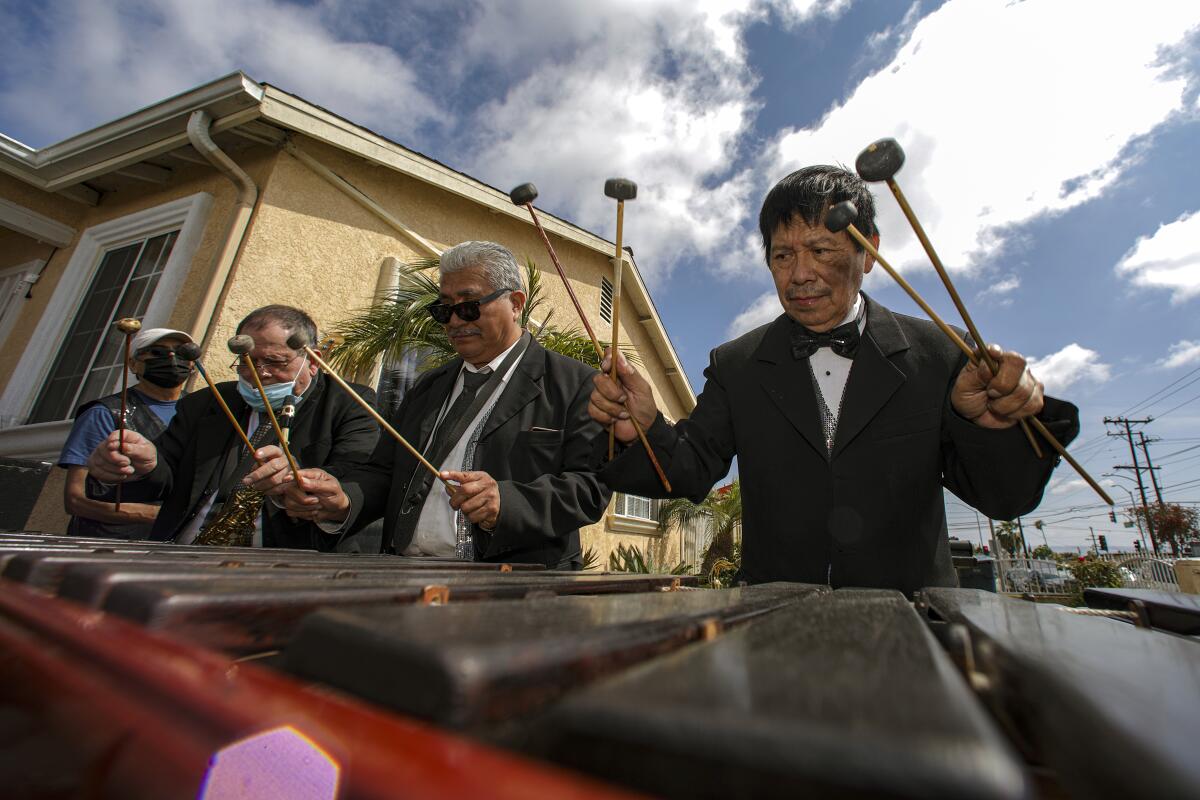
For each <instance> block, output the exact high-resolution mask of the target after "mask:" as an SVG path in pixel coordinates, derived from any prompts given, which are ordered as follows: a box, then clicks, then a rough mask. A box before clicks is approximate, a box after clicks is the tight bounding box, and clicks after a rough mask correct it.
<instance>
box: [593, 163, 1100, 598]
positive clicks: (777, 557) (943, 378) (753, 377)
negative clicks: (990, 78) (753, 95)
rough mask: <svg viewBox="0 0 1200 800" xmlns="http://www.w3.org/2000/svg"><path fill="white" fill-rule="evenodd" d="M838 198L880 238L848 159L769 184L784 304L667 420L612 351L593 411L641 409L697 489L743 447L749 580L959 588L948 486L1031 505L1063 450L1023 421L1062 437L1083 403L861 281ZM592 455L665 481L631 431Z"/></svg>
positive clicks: (655, 488) (666, 461) (766, 213)
mask: <svg viewBox="0 0 1200 800" xmlns="http://www.w3.org/2000/svg"><path fill="white" fill-rule="evenodd" d="M844 200H851V201H853V202H854V204H855V205H856V206H857V207H858V210H859V218H858V219H857V220H855V226H856V227H857V228H858V229H859V230H860V231H862V232H863V233H864V234H865V235H867V236H869V237H870V238H871V239H872V241H873V242H874V243H875V244H876V245H878V243H879V234H878V231H877V229H876V227H875V219H874V217H875V205H874V200H873V198H872V197H871V193H870V191H869V190H868V188H867V187H866V185H865V184H864V183H863V182H862V181H861V180H860V179H859V178H858V177H857V176H856V175H854V174H853V173H850V172H848V171H846V170H843V169H840V168H836V167H829V166H816V167H807V168H805V169H801V170H799V171H797V172H794V173H792V174H791V175H789V176H787V177H786V178H784V179H783V180H782V181H780V182H779V183H778V184H777V185H776V186H775V187H774V188H773V189H772V190H771V191H770V193H768V195H767V197H766V200H765V201H764V203H763V207H762V211H761V213H760V215H759V228H760V232H761V234H762V239H763V248H764V252H765V255H766V260H767V265H768V267H769V268H770V270H771V275H772V278H773V279H774V282H775V288H776V291H777V293H778V296H779V301H780V303H781V305H782V306H783V312H784V313H783V314H781V315H780V316H779V317H778V318H776V319H775V320H774V321H773V322H770V323H768V324H767V325H763V326H762V327H760V328H757V329H755V330H753V331H750V332H749V333H746V334H744V335H743V336H741V337H739V338H737V339H735V340H733V341H731V342H727V343H725V344H723V345H721V346H720V347H718V348H717V349H716V350H714V351H713V352H712V353H711V355H710V360H709V366H708V368H707V369H706V370H705V373H704V374H705V378H706V383H705V386H704V391H703V393H702V394H701V395H700V397H699V398H698V401H697V405H696V408H695V410H694V411H693V412H692V414H691V417H690V418H689V419H687V420H685V421H683V422H680V423H679V424H677V425H674V426H672V425H670V424H668V423H667V422H666V421H665V420H664V419H663V417H662V415H661V414H659V413H658V412H657V409H656V408H655V405H654V400H653V397H652V395H651V392H650V387H649V385H648V384H647V382H646V381H645V379H644V378H642V376H640V375H639V374H638V373H637V372H636V371H635V370H634V369H633V368H631V367H630V366H629V365H628V364H627V363H626V362H625V360H624V359H623V358H621V357H620V356H619V354H618V356H617V358H618V375H619V381H618V382H613V381H612V380H611V379H610V378H609V377H607V376H606V375H605V374H604V373H601V374H600V375H598V376H596V379H595V386H596V388H595V391H594V392H593V393H592V398H591V404H590V409H589V410H590V413H591V415H592V417H593V418H594V419H595V420H596V421H597V422H599V423H601V424H605V425H607V424H610V423H614V422H615V423H616V426H617V437H618V438H619V439H620V441H622V442H624V443H629V442H632V441H633V439H634V437H635V435H636V434H635V431H634V428H633V425H632V423H631V422H630V421H629V414H630V413H632V414H634V415H636V417H637V419H638V421H639V422H640V423H641V424H642V425H643V426H644V427H645V429H646V433H647V437H648V439H649V441H650V443H651V444H652V446H653V448H654V451H655V453H656V454H657V455H658V458H659V461H660V462H661V463H662V466H663V468H664V469H665V470H666V473H667V476H668V477H669V478H670V481H671V484H672V485H673V487H674V490H675V494H676V495H677V496H684V497H690V498H692V499H693V500H694V501H699V500H700V499H701V498H703V497H704V495H705V494H706V493H707V492H708V491H709V489H710V488H711V487H712V486H713V484H714V483H715V482H716V481H718V480H720V479H721V478H722V477H724V476H725V475H726V474H727V472H728V471H729V467H730V463H731V461H732V459H733V457H734V456H735V455H736V456H737V457H738V470H739V476H740V478H741V487H742V502H743V520H742V522H743V539H742V570H741V574H740V577H741V579H743V580H746V581H748V582H751V583H757V582H763V581H776V580H788V581H802V582H808V583H827V584H829V585H831V586H835V587H836V586H864V587H880V588H893V589H899V590H901V591H904V592H906V593H912V592H913V591H915V590H917V589H920V588H921V587H923V586H956V585H957V579H956V576H955V573H954V569H953V565H952V562H951V559H950V553H949V544H948V541H947V534H946V512H945V505H944V502H943V497H942V489H943V487H945V488H946V489H949V490H950V491H951V492H953V493H954V494H955V495H957V496H958V497H959V498H961V499H962V500H963V501H965V502H967V503H969V504H970V505H972V506H974V507H975V508H977V509H979V510H980V511H981V512H982V513H984V514H987V515H988V516H989V517H993V518H996V519H1012V518H1013V517H1016V516H1017V515H1019V514H1023V513H1027V512H1029V511H1030V510H1032V509H1033V508H1035V507H1036V506H1037V504H1038V503H1039V502H1040V500H1041V495H1042V491H1043V489H1044V488H1045V485H1046V482H1047V481H1048V480H1049V478H1050V474H1051V472H1052V471H1053V469H1054V466H1055V464H1056V463H1057V458H1052V457H1046V458H1043V459H1041V460H1039V459H1038V458H1037V457H1036V456H1035V455H1034V453H1033V451H1032V449H1031V448H1030V446H1029V443H1028V442H1027V441H1026V439H1025V438H1024V436H1023V435H1022V434H1021V432H1020V431H1019V430H1018V428H1017V423H1018V421H1019V420H1020V419H1023V418H1025V417H1029V416H1033V415H1037V416H1038V417H1039V418H1040V419H1041V420H1042V421H1043V422H1044V423H1045V424H1046V426H1047V428H1049V429H1050V430H1051V431H1052V432H1053V433H1054V434H1055V435H1056V436H1057V437H1058V439H1059V441H1061V442H1063V444H1066V443H1067V442H1069V441H1070V440H1071V439H1072V438H1074V436H1075V435H1076V434H1077V433H1078V425H1079V423H1078V411H1077V409H1076V408H1075V407H1074V406H1072V405H1071V404H1069V403H1065V402H1062V401H1058V400H1055V399H1053V398H1049V397H1044V396H1043V394H1042V384H1041V383H1040V382H1039V381H1038V380H1037V379H1035V378H1034V377H1033V375H1031V374H1030V372H1029V369H1028V368H1027V366H1026V361H1025V358H1024V357H1022V356H1021V355H1019V354H1017V353H1014V352H1004V351H1002V350H1001V349H999V348H996V347H995V346H993V354H994V355H995V357H996V360H997V361H998V371H997V374H995V375H993V374H992V373H991V372H990V371H989V370H988V368H987V367H986V366H985V365H980V366H978V367H973V366H970V365H969V363H968V362H967V360H966V358H965V357H964V356H963V355H962V353H961V352H960V351H959V350H958V349H957V348H956V347H955V346H954V345H953V344H952V343H951V342H950V341H949V340H948V339H947V338H946V337H945V336H944V335H943V334H942V333H941V332H940V331H938V329H937V328H936V327H935V326H934V324H933V323H932V322H929V321H927V320H922V319H916V318H913V317H908V316H904V315H902V314H896V313H894V312H892V311H889V310H888V309H887V308H884V307H883V306H882V305H880V304H879V303H877V302H875V301H874V300H872V299H870V298H869V297H867V296H866V295H864V294H862V293H861V292H860V291H859V289H860V287H861V285H862V280H863V275H864V273H866V272H869V271H870V269H871V267H872V266H873V261H872V259H871V257H870V256H869V255H868V254H867V253H866V252H865V251H863V250H862V249H861V248H859V247H858V245H857V244H856V243H855V242H854V241H853V240H852V239H850V237H849V236H848V234H846V233H845V232H844V231H842V232H839V233H836V234H834V233H831V232H829V231H828V230H826V229H825V227H824V225H823V221H824V217H825V212H826V211H827V210H828V209H829V208H830V207H831V206H833V205H834V204H836V203H839V202H842V201H844ZM610 357H611V356H610ZM622 401H625V402H626V403H627V407H628V412H627V411H626V410H625V409H624V408H623V407H622V406H621V402H622ZM601 438H603V437H601ZM600 449H601V447H600V445H599V443H597V445H596V450H595V451H594V452H595V453H596V454H597V456H596V458H597V460H599V455H598V453H599V451H600ZM598 466H599V465H598ZM601 469H602V472H601V478H602V479H603V480H604V482H605V483H607V484H608V485H609V486H610V487H612V488H613V489H615V490H618V491H624V492H630V493H633V494H640V495H646V496H656V495H657V496H661V494H662V490H661V487H660V485H659V483H658V480H657V478H656V476H655V473H654V471H653V470H652V469H651V467H650V464H649V461H648V459H647V458H646V455H645V453H644V451H643V448H641V447H626V448H625V449H624V450H623V451H622V452H621V453H620V455H619V456H618V457H617V458H616V459H614V460H613V461H612V462H610V463H608V464H606V465H603V466H602V467H601Z"/></svg>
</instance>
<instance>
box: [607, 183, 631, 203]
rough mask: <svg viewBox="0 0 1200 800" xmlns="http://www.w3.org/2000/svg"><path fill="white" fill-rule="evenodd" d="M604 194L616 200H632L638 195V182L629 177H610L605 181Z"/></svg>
mask: <svg viewBox="0 0 1200 800" xmlns="http://www.w3.org/2000/svg"><path fill="white" fill-rule="evenodd" d="M604 194H605V195H607V196H608V197H611V198H612V199H614V200H632V199H633V198H635V197H637V184H636V183H634V182H633V181H631V180H629V179H628V178H609V179H608V180H606V181H605V182H604Z"/></svg>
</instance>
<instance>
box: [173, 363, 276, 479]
mask: <svg viewBox="0 0 1200 800" xmlns="http://www.w3.org/2000/svg"><path fill="white" fill-rule="evenodd" d="M175 354H176V355H178V356H179V357H180V358H182V359H183V360H184V361H190V362H192V363H193V364H195V365H196V371H197V372H199V373H200V377H202V378H204V382H205V383H207V384H208V388H209V389H210V390H211V391H212V396H213V399H215V400H216V401H217V405H219V406H220V407H221V410H222V411H224V412H225V416H226V417H228V418H229V424H230V425H232V426H233V429H234V430H235V431H237V435H238V438H240V439H241V440H242V443H243V444H244V445H246V449H247V450H248V451H250V457H251V458H253V459H254V460H255V461H258V456H257V455H256V454H255V451H254V445H252V444H250V437H248V436H247V435H246V432H245V431H244V430H242V425H241V423H239V422H238V421H237V417H235V416H234V415H233V412H232V411H230V410H229V404H228V403H226V402H225V398H224V397H221V393H220V392H218V391H217V387H216V385H215V384H214V383H213V382H212V378H210V377H208V370H206V369H205V368H204V364H203V363H202V362H201V361H200V345H198V344H191V343H188V344H183V345H180V346H179V347H178V348H177V349H176V350H175ZM258 463H259V464H262V462H261V461H258Z"/></svg>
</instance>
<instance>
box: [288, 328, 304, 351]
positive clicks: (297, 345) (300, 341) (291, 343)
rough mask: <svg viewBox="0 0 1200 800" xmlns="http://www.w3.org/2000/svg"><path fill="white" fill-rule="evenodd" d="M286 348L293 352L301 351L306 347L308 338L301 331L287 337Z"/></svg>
mask: <svg viewBox="0 0 1200 800" xmlns="http://www.w3.org/2000/svg"><path fill="white" fill-rule="evenodd" d="M287 346H288V347H290V348H291V349H293V350H303V349H304V348H306V347H308V337H307V336H305V335H304V332H303V331H296V332H295V333H293V334H292V335H291V336H289V337H288V340H287Z"/></svg>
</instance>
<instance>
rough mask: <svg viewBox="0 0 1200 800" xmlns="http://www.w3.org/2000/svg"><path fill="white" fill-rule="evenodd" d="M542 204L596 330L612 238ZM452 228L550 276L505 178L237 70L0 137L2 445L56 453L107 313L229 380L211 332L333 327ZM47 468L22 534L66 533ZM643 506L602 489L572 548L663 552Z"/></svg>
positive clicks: (651, 315)
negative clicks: (78, 123)
mask: <svg viewBox="0 0 1200 800" xmlns="http://www.w3.org/2000/svg"><path fill="white" fill-rule="evenodd" d="M47 113H53V110H52V106H50V105H49V104H48V107H47ZM205 151H208V155H205ZM214 163H218V164H220V165H221V166H220V168H218V167H217V166H214ZM529 178H530V179H534V180H536V178H537V176H536V175H530V176H529ZM598 190H599V189H598V187H597V191H598ZM541 216H542V219H543V225H544V226H545V227H546V229H547V231H548V233H549V235H550V237H551V239H552V240H553V242H554V246H555V248H556V250H557V251H558V253H559V255H560V257H561V259H562V261H563V265H564V267H565V268H566V270H567V272H568V275H569V277H570V279H571V281H572V284H573V287H574V290H575V292H576V294H577V295H578V296H579V298H580V300H581V301H582V303H583V304H584V305H585V307H586V308H587V309H588V311H589V318H590V319H591V321H592V322H593V324H594V325H595V326H596V327H597V331H596V333H597V335H598V336H600V337H601V338H605V339H611V334H612V332H611V325H610V322H609V320H610V319H611V281H612V274H613V269H612V263H611V260H612V250H613V246H612V244H611V243H610V242H608V241H606V240H605V239H603V238H601V237H599V236H597V235H595V234H593V233H591V232H589V231H587V230H584V229H582V228H579V227H577V226H575V225H573V224H571V223H570V222H568V221H566V220H563V219H559V218H556V217H554V216H552V215H550V214H542V215H541ZM468 239H491V240H494V241H497V242H500V243H502V244H504V245H505V246H507V247H509V248H510V249H511V250H512V251H513V252H514V253H516V254H517V256H518V258H519V259H524V258H530V259H532V260H533V261H534V262H536V263H537V264H538V265H539V266H541V267H542V268H545V269H551V265H550V263H549V259H548V257H547V255H546V252H545V250H544V246H543V244H542V242H541V240H540V238H539V237H538V235H537V232H536V230H535V229H534V227H533V225H532V223H531V221H530V219H529V215H528V213H527V212H526V211H525V210H524V209H523V208H518V207H516V206H514V205H513V204H512V203H511V202H510V200H509V198H508V195H507V193H506V192H505V191H500V190H498V189H496V188H493V187H491V186H488V185H486V184H484V183H482V182H481V181H479V180H476V179H475V178H472V177H471V176H469V175H465V174H463V173H461V172H458V171H456V170H454V169H452V168H450V167H448V166H446V165H444V164H441V163H438V162H437V161H434V160H433V159H430V158H427V157H425V156H423V155H421V154H420V153H416V152H414V151H412V150H409V149H407V148H405V147H403V146H401V145H399V144H397V143H395V142H392V141H390V140H388V139H386V138H384V137H382V136H380V135H378V134H376V133H373V132H372V131H369V130H367V129H365V128H362V127H360V126H358V125H355V124H354V123H353V122H351V121H349V120H346V119H343V118H341V117H338V116H337V115H335V114H333V113H330V112H329V111H327V110H325V109H323V108H320V107H318V106H315V105H313V104H311V103H309V102H307V101H305V100H304V99H302V98H300V97H297V96H295V95H292V94H288V93H286V92H283V91H281V90H279V89H277V88H275V87H273V86H270V85H267V84H259V83H256V82H254V81H253V80H251V79H250V78H248V77H247V76H245V75H243V74H241V73H234V74H233V75H229V76H227V77H224V78H221V79H219V80H216V81H213V82H212V83H209V84H206V85H204V86H199V87H197V88H195V89H192V90H190V91H187V92H184V93H183V94H181V95H178V96H176V97H172V98H169V99H166V100H163V101H162V102H159V103H156V104H154V105H152V106H150V107H148V108H145V109H142V110H141V111H138V112H136V113H134V114H131V115H129V116H126V117H123V118H121V119H118V120H116V121H114V122H110V123H108V124H106V125H103V126H101V127H99V128H96V129H94V130H90V131H85V132H83V133H80V134H78V135H76V136H73V137H71V138H70V139H67V140H65V141H62V142H59V143H58V144H54V145H50V146H48V147H45V148H42V149H37V150H35V149H32V148H29V147H26V146H25V145H23V144H21V143H20V142H17V141H14V140H12V139H9V138H8V137H5V136H2V135H0V342H2V343H3V345H4V346H3V347H2V348H0V458H10V459H26V460H53V459H54V458H55V457H56V456H57V454H58V452H59V448H60V447H61V446H62V443H63V441H64V439H65V437H66V434H67V431H68V429H69V427H70V416H71V414H72V413H73V411H74V409H75V408H76V407H77V406H78V405H79V404H80V403H82V402H84V401H86V400H89V399H92V398H94V397H99V396H101V395H104V394H106V393H109V392H112V391H114V390H116V389H117V388H118V387H119V381H120V366H119V365H120V361H121V355H120V348H119V341H118V338H117V337H116V335H115V334H112V333H111V323H112V321H113V320H114V319H117V318H120V317H126V316H135V317H142V318H144V319H143V321H144V323H145V324H147V325H156V326H157V325H162V326H168V327H172V328H179V329H182V330H187V331H190V332H192V333H193V334H194V335H195V336H196V337H197V340H198V341H202V344H203V350H204V356H205V361H206V363H207V364H208V365H209V367H210V371H212V372H213V373H215V374H214V378H216V379H231V378H232V377H233V373H232V372H230V371H227V370H225V368H224V365H225V364H226V363H227V362H228V360H229V356H228V353H227V352H226V349H225V340H226V338H227V337H229V336H230V335H232V333H233V328H234V326H235V325H236V323H237V321H238V320H239V319H240V318H241V317H242V316H243V315H244V314H245V313H246V312H247V311H249V310H250V309H252V308H254V307H256V306H259V305H263V304H266V303H272V302H279V303H288V304H292V305H296V306H300V307H302V308H305V309H308V310H309V311H310V312H312V313H313V315H314V316H315V317H316V319H317V321H318V323H319V324H320V325H322V326H323V327H332V326H333V325H335V324H336V323H337V322H339V321H340V320H342V319H344V318H346V317H347V316H348V315H349V314H350V313H352V312H353V311H355V310H358V309H361V308H363V307H365V306H367V305H369V304H370V303H372V302H373V300H374V298H375V297H376V296H377V293H378V291H379V290H381V289H386V288H388V287H389V286H391V285H394V282H395V279H396V274H397V273H396V270H397V267H398V266H399V265H401V264H403V263H406V262H411V261H413V260H415V259H418V258H424V257H427V256H428V255H430V254H432V253H436V252H440V250H442V249H444V248H445V247H448V246H450V245H453V244H456V243H458V242H461V241H465V240H468ZM627 257H628V264H627V266H626V268H625V273H624V281H623V283H622V294H623V298H624V300H625V305H624V306H623V309H622V311H623V313H622V316H621V320H622V325H621V328H622V341H623V342H627V343H629V344H632V345H633V346H635V347H636V348H637V350H638V352H639V354H640V355H641V358H642V361H643V363H644V365H645V372H646V373H647V374H648V376H649V378H650V380H651V382H652V383H653V385H654V389H655V395H656V400H657V401H658V403H659V407H660V408H662V409H663V410H664V412H665V413H666V414H667V415H668V416H669V417H671V418H673V419H680V418H682V417H685V416H687V414H688V413H690V411H691V409H692V407H693V406H694V405H695V395H694V394H693V392H692V389H691V386H690V385H689V383H688V380H687V376H686V375H685V374H684V371H683V368H682V366H681V365H680V363H679V359H678V357H677V356H676V354H675V350H674V348H673V347H672V345H671V342H670V340H669V339H668V337H667V334H666V331H665V330H664V329H663V325H662V321H661V319H660V318H659V316H658V313H657V311H656V310H655V308H654V303H653V301H652V300H651V298H650V295H649V293H648V292H647V290H646V287H645V284H644V283H643V282H642V279H641V276H640V275H639V273H638V269H637V265H636V263H635V262H634V261H633V257H632V255H630V254H627ZM543 286H544V288H545V290H546V299H547V302H548V304H549V305H550V306H551V307H554V308H555V309H556V311H557V313H556V314H555V319H556V320H559V321H563V322H565V321H567V320H573V319H574V318H575V313H574V310H573V309H572V307H571V305H570V303H569V301H568V297H567V294H566V291H565V290H564V289H563V287H562V284H561V282H560V281H559V280H558V278H557V276H556V275H554V274H553V272H552V271H551V273H550V274H549V275H547V277H546V280H544V281H543ZM359 377H360V379H361V378H363V377H367V378H371V377H373V378H374V379H376V380H378V370H377V371H376V375H375V376H359ZM392 377H393V378H394V377H395V376H392ZM62 478H63V476H62V475H61V474H60V471H59V470H53V471H52V472H51V474H50V477H49V479H48V480H47V481H46V482H45V486H44V488H43V489H42V491H41V493H40V495H39V496H38V498H37V501H36V504H34V507H33V509H32V511H31V512H30V513H29V515H28V517H27V518H26V521H25V524H24V527H26V528H29V529H34V530H46V531H63V530H65V526H66V517H65V515H64V513H63V511H62V501H61V496H62ZM654 510H655V504H654V503H651V502H650V501H648V500H646V499H645V498H638V497H626V496H622V495H618V496H617V497H616V498H615V501H614V503H613V505H612V506H611V507H610V509H609V513H608V514H607V516H606V518H605V519H604V520H603V521H602V522H601V523H599V524H597V525H593V526H590V527H589V528H585V529H584V531H583V543H584V547H585V548H586V547H588V546H591V547H593V548H595V550H596V551H597V553H598V554H599V555H600V557H601V558H602V559H603V560H605V561H606V560H607V555H608V552H609V551H610V550H611V549H613V548H615V546H616V545H617V543H619V542H624V543H627V544H633V545H637V546H638V547H640V548H641V549H642V550H643V551H644V552H647V553H649V554H650V555H651V556H652V557H654V559H655V562H656V563H665V562H670V563H671V564H674V563H677V562H678V561H679V560H681V556H682V541H681V538H680V536H679V535H678V533H677V532H671V533H670V534H666V535H664V534H663V533H662V532H660V531H659V530H658V528H657V525H656V523H655V522H654Z"/></svg>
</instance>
